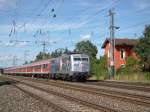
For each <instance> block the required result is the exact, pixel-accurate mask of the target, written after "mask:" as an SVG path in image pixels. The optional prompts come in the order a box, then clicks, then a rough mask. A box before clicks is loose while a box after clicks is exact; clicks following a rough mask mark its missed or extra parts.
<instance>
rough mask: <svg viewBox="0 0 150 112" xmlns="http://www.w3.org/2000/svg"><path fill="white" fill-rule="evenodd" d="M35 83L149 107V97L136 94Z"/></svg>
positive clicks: (55, 82) (66, 84)
mask: <svg viewBox="0 0 150 112" xmlns="http://www.w3.org/2000/svg"><path fill="white" fill-rule="evenodd" d="M34 81H35V82H38V83H39V82H40V83H44V84H46V85H47V84H49V85H52V86H56V87H60V88H65V89H72V90H76V91H82V92H86V93H90V94H94V95H99V96H107V97H110V98H112V99H120V100H122V101H126V102H130V103H134V104H138V105H143V106H148V107H150V97H149V96H144V95H138V94H130V93H126V92H119V91H114V90H107V89H99V88H94V87H90V86H87V85H85V84H84V85H83V84H82V85H81V84H78V85H77V84H72V83H68V82H61V81H48V82H46V81H40V80H38V81H36V80H34Z"/></svg>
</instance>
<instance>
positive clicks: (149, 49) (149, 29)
mask: <svg viewBox="0 0 150 112" xmlns="http://www.w3.org/2000/svg"><path fill="white" fill-rule="evenodd" d="M135 52H136V53H137V55H138V56H139V59H140V61H141V63H142V64H143V65H144V66H143V67H144V70H147V71H149V72H150V25H148V26H146V27H145V30H144V32H143V36H142V37H141V38H140V39H139V42H138V44H137V45H136V46H135Z"/></svg>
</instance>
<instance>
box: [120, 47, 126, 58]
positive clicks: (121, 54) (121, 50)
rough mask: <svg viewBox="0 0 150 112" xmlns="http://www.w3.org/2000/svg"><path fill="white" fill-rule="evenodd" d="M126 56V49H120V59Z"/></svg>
mask: <svg viewBox="0 0 150 112" xmlns="http://www.w3.org/2000/svg"><path fill="white" fill-rule="evenodd" d="M124 58H125V51H124V49H120V59H124Z"/></svg>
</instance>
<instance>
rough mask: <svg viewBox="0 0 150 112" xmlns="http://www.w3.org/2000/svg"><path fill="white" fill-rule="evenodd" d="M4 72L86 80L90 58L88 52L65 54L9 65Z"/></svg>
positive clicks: (28, 75)
mask: <svg viewBox="0 0 150 112" xmlns="http://www.w3.org/2000/svg"><path fill="white" fill-rule="evenodd" d="M3 72H4V74H7V75H19V76H27V77H37V78H39V77H43V78H50V79H62V80H71V81H85V80H87V78H89V77H90V58H89V56H88V55H86V54H63V55H62V56H60V57H58V58H51V59H46V60H42V61H38V62H33V63H30V64H26V65H22V66H15V67H8V68H5V69H4V71H3Z"/></svg>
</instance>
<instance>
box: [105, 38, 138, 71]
mask: <svg viewBox="0 0 150 112" xmlns="http://www.w3.org/2000/svg"><path fill="white" fill-rule="evenodd" d="M137 42H138V40H137V39H128V38H123V39H121V38H116V39H115V40H114V43H115V47H114V67H115V69H116V70H117V69H119V68H120V67H121V66H125V64H126V60H127V58H128V57H129V56H133V57H135V58H137V56H136V54H135V52H134V50H133V48H134V46H135V45H136V44H137ZM102 48H103V49H104V55H106V56H107V57H108V63H109V65H110V39H108V38H107V39H106V40H105V41H104V43H103V44H102Z"/></svg>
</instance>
